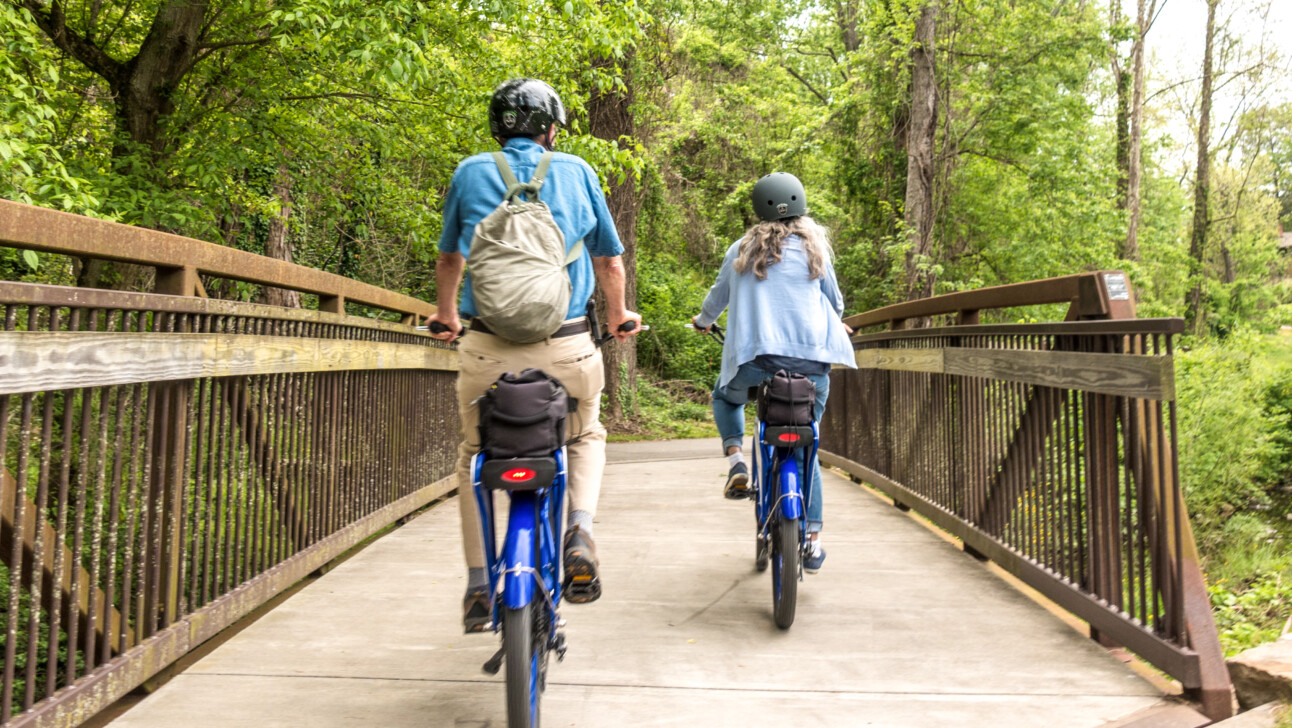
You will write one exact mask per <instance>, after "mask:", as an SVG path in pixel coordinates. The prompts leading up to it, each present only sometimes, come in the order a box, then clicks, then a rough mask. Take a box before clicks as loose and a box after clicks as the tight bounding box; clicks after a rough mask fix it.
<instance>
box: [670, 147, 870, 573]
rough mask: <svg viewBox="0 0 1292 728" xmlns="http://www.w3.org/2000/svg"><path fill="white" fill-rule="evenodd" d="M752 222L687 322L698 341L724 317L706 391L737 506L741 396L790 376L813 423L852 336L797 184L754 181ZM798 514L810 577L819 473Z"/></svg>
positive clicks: (776, 176) (770, 178) (745, 474)
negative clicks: (714, 380) (810, 393)
mask: <svg viewBox="0 0 1292 728" xmlns="http://www.w3.org/2000/svg"><path fill="white" fill-rule="evenodd" d="M753 205H754V212H755V213H756V214H757V215H758V218H759V220H760V222H758V223H757V224H755V225H754V226H753V227H751V228H749V230H747V231H746V232H745V235H744V237H742V238H741V239H740V240H738V241H736V242H735V243H732V245H731V247H730V248H728V249H727V255H726V258H725V259H724V260H723V261H722V270H721V271H719V273H718V280H717V282H716V283H714V284H713V287H712V288H710V289H709V295H708V296H707V297H706V298H705V299H704V306H703V307H702V308H701V310H700V314H699V315H698V316H696V317H695V318H694V319H693V320H692V322H693V324H694V325H695V328H696V330H697V331H700V332H704V333H707V332H708V331H709V329H710V327H712V326H713V324H714V322H716V321H717V320H718V317H719V316H721V315H722V312H723V310H724V309H727V310H728V313H727V333H726V342H725V343H724V344H723V349H722V372H721V374H719V376H718V384H717V386H716V387H714V390H713V419H714V422H715V423H716V424H717V426H718V433H719V434H720V435H721V436H722V446H723V450H724V452H725V454H726V455H727V459H728V461H729V462H730V463H731V471H730V472H729V473H728V475H727V484H726V487H725V490H724V493H725V495H726V497H727V498H730V499H740V498H744V497H745V496H746V495H747V491H748V490H749V468H748V466H746V465H745V459H744V453H743V452H742V451H741V444H742V435H743V434H744V432H745V404H746V403H747V402H748V401H749V396H748V392H749V388H750V387H754V386H757V385H759V384H761V383H762V382H763V381H765V380H767V379H771V378H772V376H773V375H775V374H776V372H777V371H779V370H782V369H783V370H785V371H789V372H797V373H799V374H803V375H805V376H807V377H808V378H809V379H811V380H812V382H813V384H815V385H816V402H815V407H814V414H815V418H816V419H817V420H818V421H819V420H820V419H821V414H822V413H823V412H824V411H825V401H826V397H827V396H828V395H829V392H830V377H829V372H830V365H832V364H841V365H844V366H847V367H855V366H856V360H855V355H854V354H853V350H852V343H851V341H849V338H848V336H849V334H851V333H852V330H851V329H850V328H848V326H846V325H845V324H844V323H843V320H842V319H841V318H840V317H841V316H842V315H843V295H842V294H841V293H840V291H839V282H838V280H837V279H836V278H835V274H834V266H833V265H832V264H831V261H830V258H831V251H830V241H829V238H828V237H827V235H826V232H825V230H824V229H823V228H822V227H821V226H819V225H817V224H816V222H814V221H813V220H812V218H810V217H808V216H807V196H806V194H805V192H804V190H803V183H802V182H800V181H799V180H798V178H797V177H795V176H794V175H792V174H788V173H785V172H776V173H773V174H769V175H767V176H766V177H763V178H762V179H760V180H758V182H757V183H756V184H755V185H754V192H753ZM812 493H813V496H812V497H811V499H810V500H809V503H808V506H807V533H808V534H809V535H808V538H809V541H810V544H811V552H810V553H809V555H808V556H807V558H805V559H804V561H803V570H804V571H807V572H809V573H815V572H816V571H817V570H818V569H820V568H821V564H822V562H824V561H825V550H824V549H823V548H822V547H821V538H820V536H821V525H822V520H821V513H822V499H821V472H820V468H819V467H818V468H814V469H813V472H812Z"/></svg>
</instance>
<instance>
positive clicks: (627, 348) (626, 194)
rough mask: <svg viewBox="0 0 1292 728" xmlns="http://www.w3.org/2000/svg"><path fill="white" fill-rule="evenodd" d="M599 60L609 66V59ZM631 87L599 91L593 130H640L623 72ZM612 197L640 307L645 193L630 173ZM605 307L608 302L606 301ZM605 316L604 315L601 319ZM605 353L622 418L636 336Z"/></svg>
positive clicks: (612, 404) (614, 404)
mask: <svg viewBox="0 0 1292 728" xmlns="http://www.w3.org/2000/svg"><path fill="white" fill-rule="evenodd" d="M596 63H598V64H604V65H605V66H609V65H610V64H611V63H612V62H611V61H609V60H599V61H597V62H596ZM622 63H623V64H624V66H625V67H631V65H632V63H633V52H631V51H630V52H629V53H628V55H627V56H626V57H625V58H624V59H623V61H622ZM624 84H625V86H626V89H627V90H626V92H624V93H619V92H611V93H606V94H602V93H594V94H593V95H592V98H591V99H590V101H589V104H588V121H589V131H591V133H592V135H593V136H595V137H598V138H600V139H608V140H613V141H615V142H617V143H620V144H622V143H623V142H622V138H623V137H628V138H632V137H633V136H634V135H635V134H636V132H637V128H636V123H635V121H634V119H633V115H632V108H631V107H632V104H633V87H634V84H633V78H632V74H631V73H627V74H625V76H624ZM609 181H610V183H611V185H610V196H609V197H608V198H607V199H606V203H607V205H608V206H609V207H610V214H611V216H612V217H613V218H614V220H615V228H616V229H617V230H618V231H619V239H620V240H621V241H622V242H623V244H624V254H623V263H624V274H625V281H624V300H625V305H627V306H628V308H629V309H633V310H635V309H636V307H637V213H638V211H639V210H640V208H641V197H640V195H639V194H638V191H637V184H636V182H635V180H634V179H633V178H632V176H631V175H630V176H628V177H626V178H625V179H624V181H623V182H622V183H621V184H615V180H609ZM602 308H603V310H604V306H602ZM602 320H603V321H604V320H605V319H604V317H603V318H602ZM601 353H602V356H603V358H604V366H605V375H606V389H605V392H606V404H607V407H606V412H605V415H606V418H607V419H608V420H609V421H610V422H612V423H614V422H622V421H623V420H624V418H625V415H626V410H625V405H626V404H628V402H629V401H630V400H631V399H632V397H633V394H634V393H635V392H636V389H637V340H636V339H635V338H633V339H629V340H628V341H626V342H624V343H622V344H621V343H619V342H617V341H611V342H610V343H608V344H606V346H605V347H603V348H602V350H601Z"/></svg>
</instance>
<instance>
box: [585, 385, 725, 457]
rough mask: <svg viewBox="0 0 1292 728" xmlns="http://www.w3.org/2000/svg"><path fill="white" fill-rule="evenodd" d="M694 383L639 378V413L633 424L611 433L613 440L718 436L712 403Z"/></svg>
mask: <svg viewBox="0 0 1292 728" xmlns="http://www.w3.org/2000/svg"><path fill="white" fill-rule="evenodd" d="M706 397H707V395H703V394H702V390H698V389H697V388H696V387H694V386H692V385H691V383H690V382H677V381H674V382H656V381H654V380H653V379H652V378H650V377H639V378H638V380H637V389H636V394H635V396H634V400H635V401H636V403H637V416H636V417H634V418H633V422H632V425H631V426H628V427H624V428H621V429H619V430H617V431H616V432H615V433H614V434H612V435H611V436H610V439H611V441H614V442H623V441H627V440H671V439H679V438H691V437H717V435H718V428H717V427H715V426H714V424H713V414H712V412H711V411H710V409H709V405H708V404H705V402H704V401H702V399H703V398H706Z"/></svg>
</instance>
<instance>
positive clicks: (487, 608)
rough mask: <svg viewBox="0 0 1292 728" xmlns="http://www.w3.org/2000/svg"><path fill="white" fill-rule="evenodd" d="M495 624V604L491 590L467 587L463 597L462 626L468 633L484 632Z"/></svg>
mask: <svg viewBox="0 0 1292 728" xmlns="http://www.w3.org/2000/svg"><path fill="white" fill-rule="evenodd" d="M492 625H493V606H492V605H491V604H490V603H489V591H488V590H487V589H484V588H476V589H467V595H466V596H465V597H463V598H462V627H463V631H464V632H465V633H466V634H474V633H477V632H483V631H485V630H486V629H488V628H489V627H490V626H492Z"/></svg>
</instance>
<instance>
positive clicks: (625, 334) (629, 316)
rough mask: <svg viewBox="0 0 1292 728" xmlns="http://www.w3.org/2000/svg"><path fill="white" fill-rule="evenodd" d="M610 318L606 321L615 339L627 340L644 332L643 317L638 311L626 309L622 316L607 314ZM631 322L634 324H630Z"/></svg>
mask: <svg viewBox="0 0 1292 728" xmlns="http://www.w3.org/2000/svg"><path fill="white" fill-rule="evenodd" d="M606 318H607V319H609V320H608V321H607V322H606V323H607V324H609V326H608V327H607V328H608V330H609V331H610V333H612V334H614V337H615V341H627V340H628V339H629V337H632V336H636V335H637V334H640V333H641V332H642V317H641V314H639V313H637V312H636V311H628V310H624V312H623V314H622V315H620V316H615V315H614V314H609V313H608V314H606ZM629 323H631V324H632V326H629V325H628V324H629Z"/></svg>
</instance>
